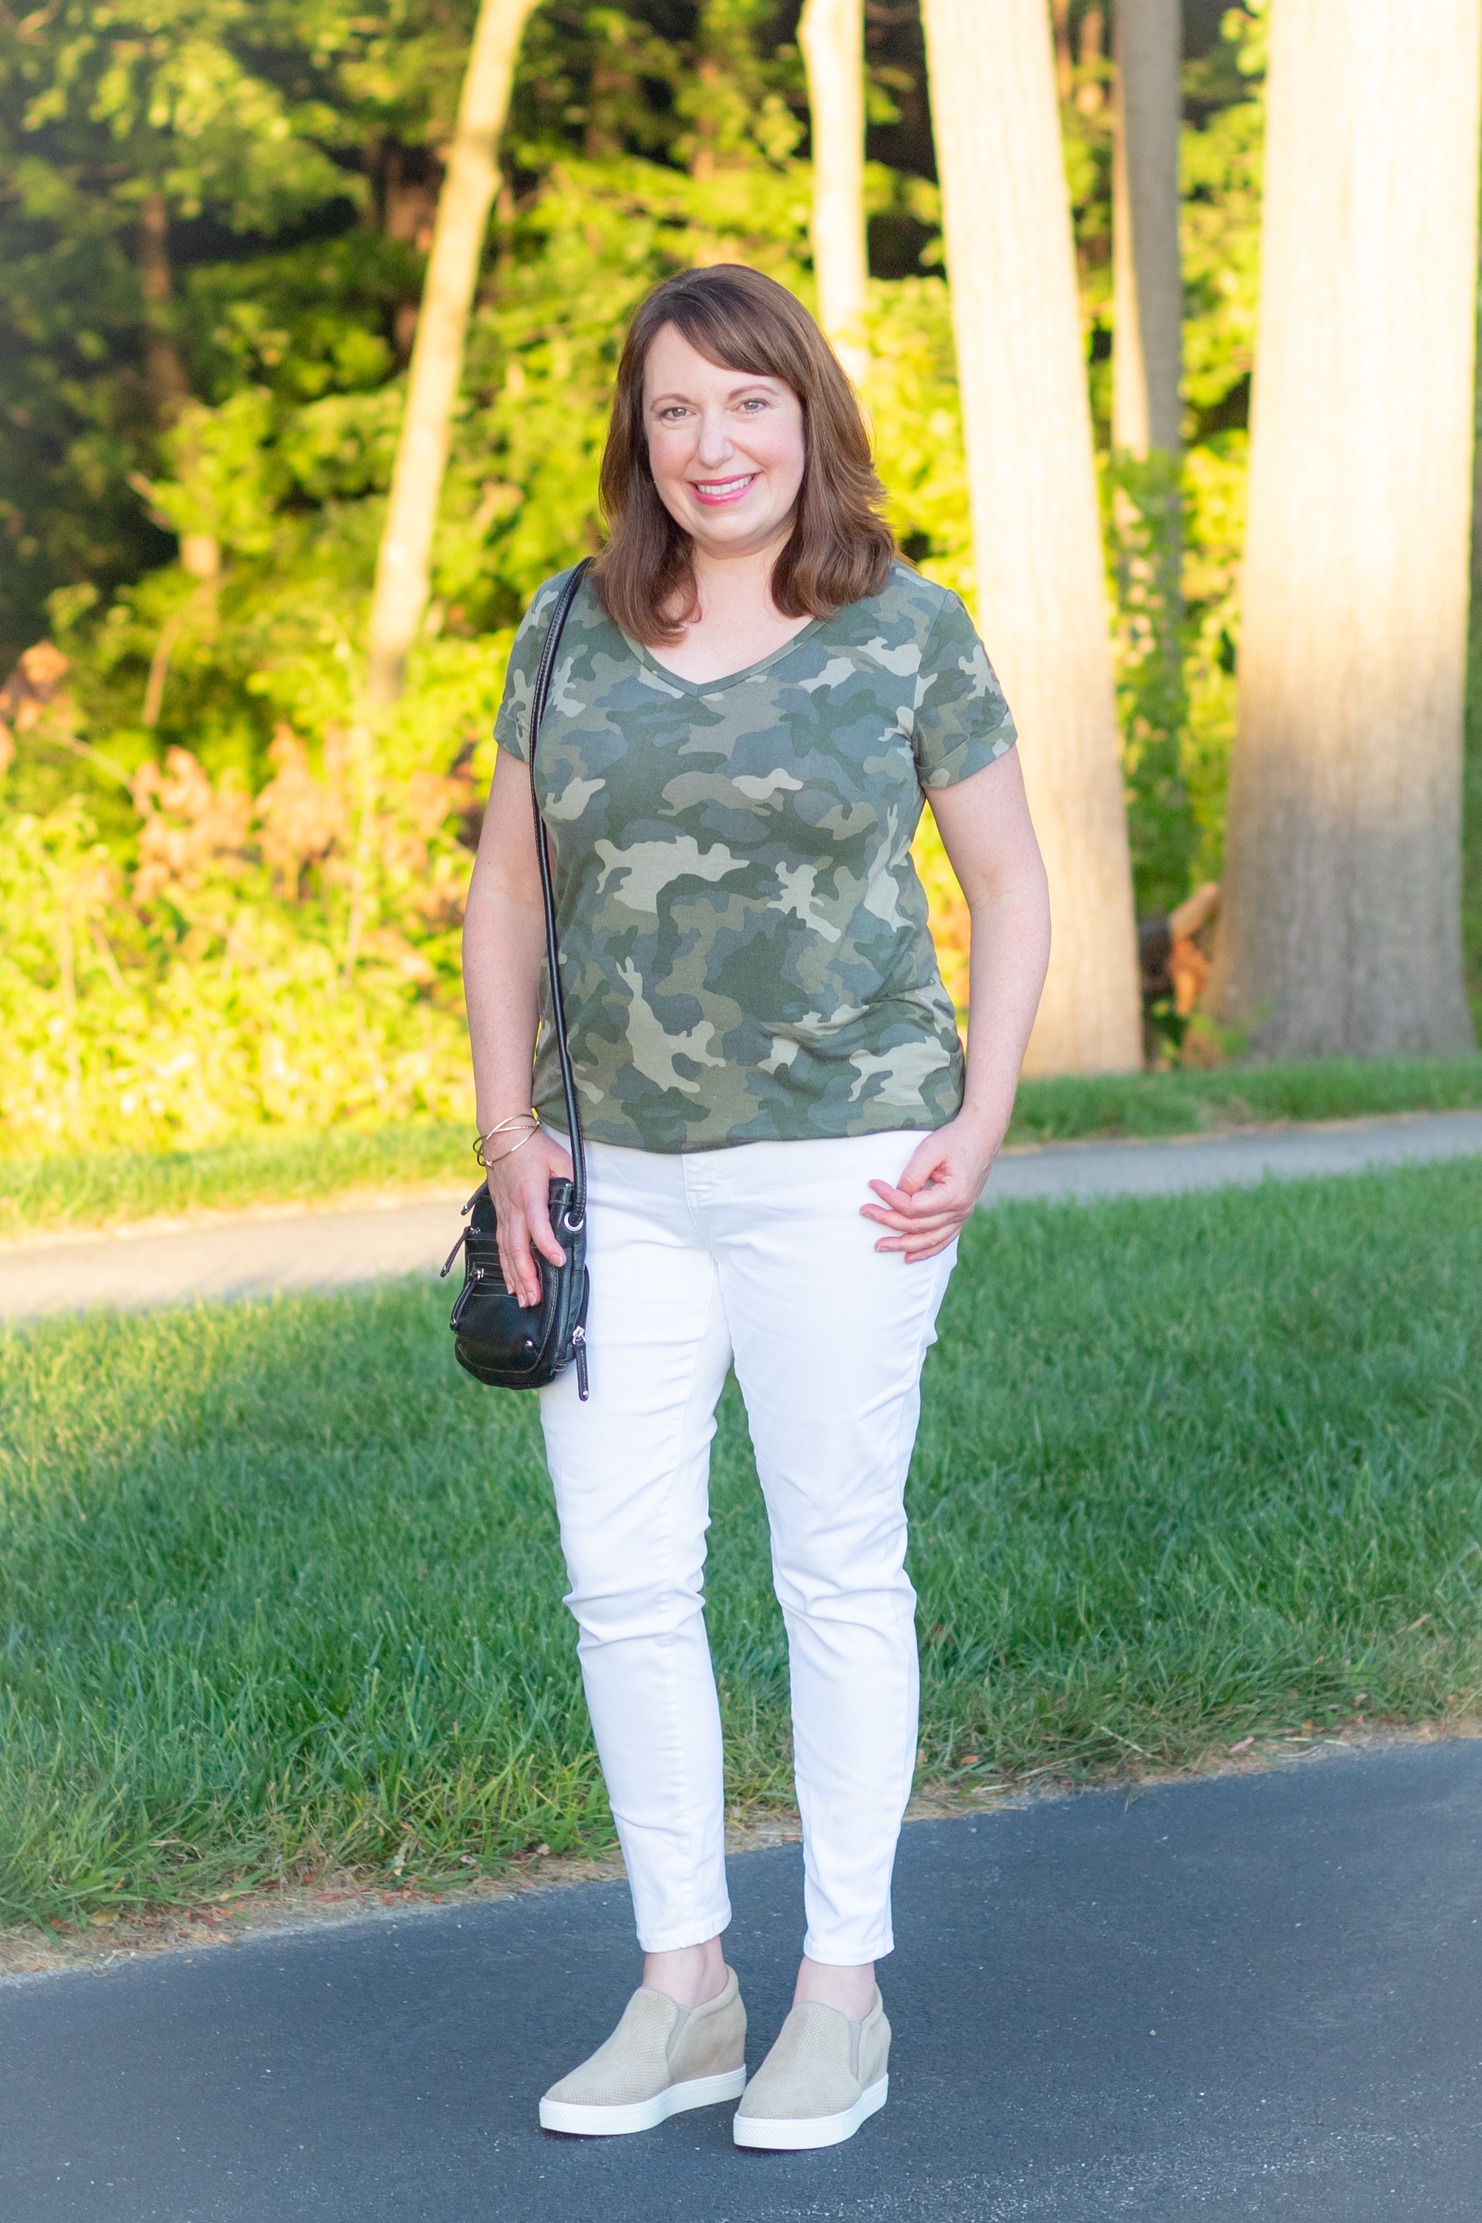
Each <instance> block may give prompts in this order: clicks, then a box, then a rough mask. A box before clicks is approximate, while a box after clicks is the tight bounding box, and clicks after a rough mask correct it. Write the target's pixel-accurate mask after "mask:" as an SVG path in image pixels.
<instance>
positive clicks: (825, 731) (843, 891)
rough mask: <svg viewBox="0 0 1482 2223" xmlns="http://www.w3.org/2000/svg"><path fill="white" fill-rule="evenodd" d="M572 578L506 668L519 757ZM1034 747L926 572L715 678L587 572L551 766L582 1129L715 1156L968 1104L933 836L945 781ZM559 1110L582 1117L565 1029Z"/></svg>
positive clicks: (932, 1115)
mask: <svg viewBox="0 0 1482 2223" xmlns="http://www.w3.org/2000/svg"><path fill="white" fill-rule="evenodd" d="M565 576H566V574H564V573H562V574H561V575H560V576H559V577H558V578H555V579H551V580H548V581H547V582H546V584H545V585H544V586H543V587H542V588H541V590H540V592H539V593H538V594H537V595H536V597H535V600H534V601H533V603H532V604H531V606H530V609H529V611H528V613H527V615H526V618H525V621H524V623H523V625H522V626H521V627H520V630H519V633H518V634H517V636H516V638H515V644H514V649H513V652H512V654H511V657H510V667H509V677H508V680H507V681H506V683H505V691H504V700H503V702H502V703H501V705H500V710H499V717H498V721H497V723H496V725H495V729H494V731H495V737H496V739H497V740H498V742H499V744H500V746H501V747H502V748H506V749H508V750H509V751H510V752H511V754H512V755H515V756H517V757H519V758H521V759H522V760H523V761H528V757H529V746H528V740H529V737H528V730H527V726H528V713H529V706H530V690H531V685H532V682H533V680H534V676H535V670H536V666H537V664H538V662H539V659H540V650H541V644H542V641H543V638H544V634H545V623H546V619H547V617H548V615H549V613H550V610H551V606H552V604H553V602H554V600H555V596H556V593H557V591H558V590H559V587H560V585H561V580H562V579H563V578H564V577H565ZM1013 744H1014V726H1013V721H1012V719H1011V718H1010V716H1009V712H1008V707H1007V705H1006V704H1005V702H1004V699H1003V695H1002V693H1001V692H1000V689H999V686H998V682H997V680H996V679H995V678H994V676H993V672H992V669H991V667H990V665H989V662H988V658H987V656H986V654H985V653H984V650H983V646H982V643H981V642H980V641H979V639H978V637H977V634H976V632H975V631H974V630H973V625H972V621H971V619H970V618H969V617H968V614H967V611H966V610H965V609H964V607H963V605H962V603H961V602H960V601H959V600H958V598H957V596H956V595H955V594H949V593H948V592H947V591H946V590H945V589H944V588H942V587H938V586H933V585H932V584H931V583H930V582H929V581H928V580H926V579H923V578H921V577H920V576H919V575H918V574H917V573H916V572H914V571H912V570H910V569H909V568H908V567H907V566H906V565H904V564H897V565H895V566H894V567H893V569H892V572H891V576H890V579H889V581H888V582H887V584H886V586H885V589H884V592H883V593H881V594H879V595H875V596H872V597H871V598H869V599H868V600H866V601H863V602H854V603H851V604H849V605H848V606H847V607H846V608H844V609H842V610H840V611H839V612H838V614H837V616H835V617H832V618H826V619H815V620H814V621H813V622H812V623H811V624H809V625H807V626H805V627H804V629H803V630H802V632H800V633H797V634H795V635H794V637H793V638H792V639H791V640H790V641H789V642H787V644H786V645H785V647H782V648H779V649H777V650H775V651H774V653H773V654H772V655H770V656H766V657H763V659H762V660H761V662H760V663H757V664H751V665H748V666H747V667H746V669H745V670H744V671H739V672H733V673H732V674H731V675H730V676H729V677H728V678H726V679H719V680H707V681H705V682H703V683H701V682H698V681H691V680H687V679H680V678H678V677H677V676H676V675H675V674H674V673H673V672H670V671H666V670H665V668H664V666H663V665H662V664H660V663H659V662H658V661H657V660H656V659H655V658H654V657H652V656H650V655H649V654H648V652H647V651H646V650H645V649H643V648H641V647H639V646H638V645H637V644H636V643H635V642H633V641H631V640H629V638H628V637H627V635H626V634H625V633H623V632H621V631H620V630H619V628H618V627H617V626H616V625H615V624H614V623H613V621H612V619H611V618H610V617H608V615H607V613H606V612H605V610H604V609H603V608H602V605H601V603H600V602H599V600H598V598H597V594H596V591H595V589H594V588H593V586H592V584H591V582H590V580H584V581H583V583H582V586H581V588H580V590H579V592H578V594H577V598H576V601H575V603H574V605H573V607H572V610H571V614H570V616H569V618H568V619H567V622H566V632H565V635H564V636H563V639H562V642H561V652H560V656H559V658H558V659H557V663H556V670H555V676H554V680H553V684H552V687H551V695H550V702H549V705H548V707H547V710H546V715H545V720H544V723H543V725H542V727H541V731H540V738H539V743H538V746H537V749H536V783H537V789H538V792H539V795H540V800H541V808H542V810H543V812H544V815H545V821H546V824H547V826H548V827H549V828H550V833H551V841H552V847H553V851H554V856H555V882H556V901H557V909H558V915H559V927H560V941H561V979H562V984H563V987H564V989H565V995H566V1013H567V1024H568V1029H569V1034H570V1041H571V1053H572V1060H573V1063H574V1065H575V1069H576V1075H577V1081H578V1085H579V1087H580V1091H581V1098H582V1113H583V1128H584V1131H585V1133H586V1134H587V1135H588V1136H589V1137H590V1138H592V1139H593V1140H595V1141H599V1142H610V1143H619V1144H623V1145H626V1146H627V1147H628V1148H631V1149H639V1150H666V1151H668V1150H710V1149H715V1148H718V1147H720V1146H723V1145H725V1144H730V1143H743V1142H767V1141H794V1140H804V1139H808V1138H812V1137H818V1136H837V1135H858V1134H871V1133H878V1132H879V1131H881V1130H882V1129H888V1128H900V1127H906V1128H910V1127H922V1128H930V1127H940V1126H942V1125H944V1124H945V1122H946V1121H947V1120H949V1119H951V1118H953V1117H954V1116H955V1114H956V1112H957V1110H958V1107H959V1105H960V1103H961V1098H962V1051H961V1046H960V1044H959V1042H958V1037H957V1028H956V1025H955V1023H954V1020H953V1013H952V1005H951V1002H950V1000H949V999H948V996H947V993H946V991H945V989H944V988H943V986H942V982H941V977H940V975H939V973H938V971H937V963H936V952H935V950H934V949H933V946H932V940H931V935H930V932H929V931H928V928H927V921H926V898H925V895H924V894H923V892H922V888H921V883H920V881H919V880H918V879H917V877H916V871H915V867H914V865H913V864H912V861H911V855H910V842H911V836H912V834H913V833H914V832H915V830H916V824H917V821H918V819H919V818H920V816H921V807H922V791H923V789H930V788H938V787H950V786H952V785H953V784H954V783H955V782H956V781H958V780H963V779H966V778H968V777H969V775H970V774H972V773H974V772H978V771H981V770H982V768H983V767H984V765H987V764H991V763H992V762H993V760H994V758H995V757H999V756H1002V755H1003V754H1004V752H1005V751H1006V750H1008V749H1010V748H1012V746H1013ZM535 1101H536V1104H537V1105H538V1106H539V1108H540V1110H541V1111H542V1113H548V1114H549V1115H550V1116H551V1118H552V1119H553V1120H555V1121H556V1123H557V1124H560V1123H561V1119H562V1112H561V1084H560V1075H559V1072H558V1070H557V1066H556V1058H555V1051H554V1045H553V1043H552V1041H551V1038H550V1029H549V1025H548V1024H543V1025H542V1028H541V1041H540V1048H539V1053H538V1055H537V1058H536V1078H535Z"/></svg>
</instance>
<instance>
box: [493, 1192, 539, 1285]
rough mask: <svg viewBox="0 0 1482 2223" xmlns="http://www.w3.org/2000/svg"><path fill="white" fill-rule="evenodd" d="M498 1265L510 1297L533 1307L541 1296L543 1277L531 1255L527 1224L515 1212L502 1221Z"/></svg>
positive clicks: (500, 1223) (500, 1224)
mask: <svg viewBox="0 0 1482 2223" xmlns="http://www.w3.org/2000/svg"><path fill="white" fill-rule="evenodd" d="M499 1264H500V1269H501V1271H502V1272H503V1274H504V1286H505V1288H506V1289H507V1290H508V1291H509V1293H510V1295H511V1296H512V1297H516V1298H518V1300H519V1302H520V1303H521V1304H522V1305H531V1304H534V1303H535V1302H536V1300H537V1299H538V1297H539V1295H540V1275H539V1274H538V1272H537V1271H536V1267H535V1261H534V1259H533V1258H532V1257H531V1255H530V1238H529V1235H528V1233H527V1231H526V1228H525V1223H524V1221H523V1220H521V1219H519V1218H517V1217H516V1216H515V1214H514V1213H513V1212H511V1213H510V1214H509V1215H507V1217H506V1218H505V1219H503V1220H501V1221H500V1222H499Z"/></svg>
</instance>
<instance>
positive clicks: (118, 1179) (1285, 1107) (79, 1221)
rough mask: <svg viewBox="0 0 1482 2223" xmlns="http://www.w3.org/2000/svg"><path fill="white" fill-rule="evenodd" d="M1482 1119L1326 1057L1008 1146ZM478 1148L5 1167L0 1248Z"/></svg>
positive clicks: (347, 1188)
mask: <svg viewBox="0 0 1482 2223" xmlns="http://www.w3.org/2000/svg"><path fill="white" fill-rule="evenodd" d="M1478 1108H1482V1057H1467V1058H1376V1059H1367V1060H1361V1059H1353V1058H1330V1059H1325V1060H1323V1061H1321V1062H1319V1063H1315V1064H1311V1065H1227V1066H1222V1067H1220V1068H1219V1069H1218V1070H1217V1071H1215V1072H1194V1071H1189V1072H1170V1073H1108V1074H1097V1075H1093V1076H1090V1077H1088V1078H1084V1079H1070V1080H1053V1081H1049V1080H1031V1081H1025V1082H1023V1083H1022V1084H1021V1086H1020V1089H1019V1098H1018V1102H1017V1104H1016V1106H1015V1110H1014V1122H1013V1125H1012V1127H1011V1128H1010V1130H1009V1137H1008V1139H1009V1142H1010V1143H1011V1144H1012V1143H1029V1142H1049V1141H1071V1140H1074V1139H1076V1138H1077V1137H1086V1136H1093V1135H1107V1136H1117V1135H1148V1136H1154V1135H1188V1134H1198V1133H1200V1132H1201V1131H1204V1130H1208V1129H1214V1128H1219V1127H1230V1126H1241V1125H1246V1124H1259V1123H1261V1122H1263V1121H1270V1120H1314V1119H1352V1118H1359V1117H1363V1116H1365V1115H1373V1114H1379V1113H1385V1112H1408V1111H1457V1110H1463V1109H1478ZM471 1142H472V1134H471V1131H470V1130H469V1129H468V1128H466V1127H462V1126H458V1125H456V1124H453V1123H451V1122H447V1121H437V1120H421V1121H405V1122H402V1123H400V1124H396V1125H392V1124H388V1125H385V1126H380V1127H337V1128H334V1129H332V1130H331V1131H330V1132H328V1133H326V1134H315V1133H309V1132H300V1131H297V1130H294V1129H287V1130H283V1131H279V1132H272V1131H265V1132H264V1133H262V1134H260V1135H255V1136H252V1137H249V1138H246V1139H244V1140H241V1141H238V1142H230V1143H221V1144H219V1145H217V1146H216V1147H215V1148H212V1149H209V1150H190V1151H187V1150H177V1151H160V1152H153V1153H152V1152H148V1151H112V1152H110V1151H98V1152H95V1153H93V1154H91V1155H87V1156H81V1157H77V1158H68V1157H55V1158H5V1157H0V1236H4V1235H6V1234H15V1233H18V1232H20V1231H21V1230H23V1229H29V1228H42V1227H60V1226H69V1225H70V1226H76V1227H96V1226H105V1225H107V1224H109V1223H110V1222H117V1221H123V1220H142V1219H149V1218H152V1217H154V1216H156V1215H159V1214H169V1213H183V1212H198V1211H201V1210H225V1211H231V1210H240V1209H242V1208H244V1207H246V1206H250V1205H254V1204H265V1205H284V1204H294V1203H303V1204H307V1205H313V1204H323V1203H326V1202H328V1201H329V1200H331V1199H333V1198H335V1197H339V1196H344V1195H346V1194H348V1193H350V1192H352V1191H354V1190H356V1189H383V1190H384V1189H396V1188H405V1189H414V1188H416V1187H418V1186H425V1185H426V1184H428V1183H432V1182H438V1183H451V1184H453V1185H455V1186H456V1185H457V1184H458V1183H460V1182H464V1181H466V1182H467V1183H468V1185H469V1186H470V1187H472V1185H473V1183H474V1181H475V1180H476V1179H477V1174H476V1172H475V1171H474V1166H473V1158H472V1154H471V1149H470V1145H471Z"/></svg>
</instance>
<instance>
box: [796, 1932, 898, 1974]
mask: <svg viewBox="0 0 1482 2223" xmlns="http://www.w3.org/2000/svg"><path fill="white" fill-rule="evenodd" d="M894 1951H895V1939H894V1937H893V1936H892V1935H891V1933H890V1931H889V1930H881V1931H877V1932H876V1934H875V1936H874V1938H873V1939H872V1938H868V1937H866V1938H862V1939H860V1940H859V1941H858V1943H857V1945H856V1944H855V1942H853V1941H849V1942H846V1943H844V1944H839V1943H838V1942H836V1941H835V1942H831V1943H830V1944H828V1945H823V1944H820V1942H819V1940H818V1939H817V1938H815V1937H814V1935H813V1933H812V1931H811V1930H810V1931H809V1932H808V1934H807V1936H806V1937H805V1938H804V1939H803V1958H804V1960H809V1961H816V1962H817V1963H818V1965H819V1967H820V1968H863V1966H864V1964H865V1962H866V1961H883V1960H884V1958H885V1956H886V1954H887V1953H893V1952H894Z"/></svg>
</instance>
